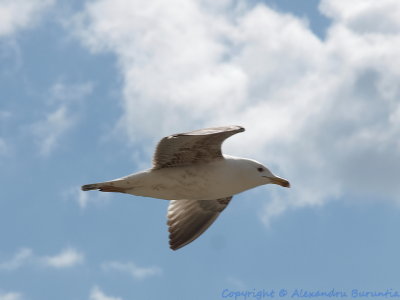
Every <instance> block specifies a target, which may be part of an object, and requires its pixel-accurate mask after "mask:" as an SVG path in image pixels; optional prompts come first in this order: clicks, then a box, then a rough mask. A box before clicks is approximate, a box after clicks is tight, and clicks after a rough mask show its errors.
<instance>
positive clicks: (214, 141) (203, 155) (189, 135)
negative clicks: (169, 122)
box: [153, 126, 244, 169]
mask: <svg viewBox="0 0 400 300" xmlns="http://www.w3.org/2000/svg"><path fill="white" fill-rule="evenodd" d="M242 131H244V128H243V127H240V126H224V127H214V128H206V129H200V130H195V131H191V132H186V133H178V134H173V135H170V136H167V137H165V138H163V139H162V140H161V141H160V142H159V143H158V145H157V148H156V151H155V153H154V157H153V169H161V168H168V167H180V166H186V165H191V164H194V163H199V162H202V163H203V162H210V161H213V160H215V159H220V158H223V156H222V152H221V145H222V143H223V141H224V140H225V139H227V138H228V137H230V136H232V135H234V134H236V133H238V132H242Z"/></svg>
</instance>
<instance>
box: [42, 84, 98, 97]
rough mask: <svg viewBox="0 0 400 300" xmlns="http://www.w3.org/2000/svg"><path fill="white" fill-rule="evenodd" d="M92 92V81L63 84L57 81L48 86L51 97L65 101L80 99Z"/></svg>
mask: <svg viewBox="0 0 400 300" xmlns="http://www.w3.org/2000/svg"><path fill="white" fill-rule="evenodd" d="M92 92H93V83H92V82H84V83H77V84H65V83H64V82H62V81H58V82H56V83H54V84H53V86H52V87H51V88H50V95H51V98H52V99H55V100H58V101H60V100H61V101H66V102H70V101H73V100H82V99H84V98H85V97H87V96H89V95H90V94H91V93H92Z"/></svg>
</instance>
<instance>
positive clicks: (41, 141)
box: [33, 105, 75, 156]
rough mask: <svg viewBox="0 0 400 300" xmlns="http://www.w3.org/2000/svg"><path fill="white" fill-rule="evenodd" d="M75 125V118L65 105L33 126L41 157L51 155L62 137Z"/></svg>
mask: <svg viewBox="0 0 400 300" xmlns="http://www.w3.org/2000/svg"><path fill="white" fill-rule="evenodd" d="M74 123H75V119H74V117H73V116H72V115H71V114H70V113H69V111H68V108H67V107H66V106H65V105H62V106H60V107H58V108H57V109H56V110H54V111H52V112H50V113H49V114H48V115H47V116H46V118H45V119H44V120H41V121H39V122H37V123H35V124H33V132H34V134H35V136H36V137H37V143H38V145H39V148H40V154H41V155H44V156H46V155H49V154H50V153H51V152H52V151H53V150H54V148H55V147H56V145H57V143H58V141H59V139H60V138H61V136H62V135H63V134H64V133H65V132H66V131H67V130H68V129H70V128H71V127H72V125H73V124H74Z"/></svg>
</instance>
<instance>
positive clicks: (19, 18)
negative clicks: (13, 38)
mask: <svg viewBox="0 0 400 300" xmlns="http://www.w3.org/2000/svg"><path fill="white" fill-rule="evenodd" d="M53 3H54V0H1V1H0V37H1V36H7V35H10V34H13V33H15V32H16V31H17V30H21V29H25V28H29V27H31V26H32V25H34V24H35V23H36V22H37V21H38V19H39V18H40V17H41V16H42V14H43V13H44V12H45V11H46V9H48V8H49V7H50V6H51V5H52V4H53Z"/></svg>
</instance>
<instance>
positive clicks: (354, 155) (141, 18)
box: [0, 0, 400, 300]
mask: <svg viewBox="0 0 400 300" xmlns="http://www.w3.org/2000/svg"><path fill="white" fill-rule="evenodd" d="M399 13H400V5H399V3H398V1H396V0H385V1H379V2H376V1H372V0H371V1H369V0H368V1H367V0H354V1H345V0H321V1H302V2H300V1H289V0H287V1H277V0H271V1H263V2H261V1H255V0H252V1H233V0H224V1H219V2H216V1H209V0H204V1H195V0H190V1H187V0H185V1H183V0H173V1H168V2H165V1H162V0H154V1H141V0H135V1H128V0H113V1H112V0H92V1H86V2H83V1H82V2H81V1H70V2H68V3H66V2H65V1H64V2H62V1H56V0H30V1H28V0H18V1H12V0H0V15H1V16H2V17H1V18H0V168H1V170H2V172H0V179H1V182H2V185H1V187H2V188H1V191H0V205H1V207H0V222H1V223H0V225H1V226H0V236H1V238H2V243H1V247H0V300H25V299H31V300H35V299H41V300H44V299H60V300H63V299H89V300H127V299H234V297H233V298H224V297H223V294H222V292H223V291H224V290H225V289H228V290H230V291H253V289H256V290H262V289H274V290H280V289H282V288H285V289H288V291H289V292H290V291H293V290H294V289H295V288H302V289H306V290H310V291H316V290H321V291H322V290H330V289H332V288H335V290H343V291H346V292H348V293H349V291H350V292H351V290H352V289H360V290H367V291H382V290H383V291H385V290H386V289H390V288H391V289H393V290H396V289H397V290H400V287H399V285H398V270H399V267H400V261H399V260H398V253H399V251H400V243H399V241H398V238H397V236H398V228H399V227H400V218H399V216H400V208H399V203H400V202H399V200H400V199H399V192H400V189H399V184H398V178H399V177H400V174H399V170H400V163H399V162H400V143H399V140H400V139H399V138H400V101H399V99H400V97H399V96H400V88H399V85H398V78H399V75H400V65H399V63H398V62H399V61H400V57H399V56H400V54H399V51H398V47H399V46H400V21H399V20H398V17H397V16H398V14H399ZM228 124H238V125H242V126H244V127H245V128H246V131H245V132H244V133H241V134H240V135H237V136H234V137H232V138H231V139H230V140H229V141H227V142H226V144H224V151H225V152H226V153H229V154H232V155H239V156H245V157H250V158H254V159H257V160H259V161H260V162H263V163H265V164H266V165H268V166H269V167H270V169H271V170H272V171H273V172H274V173H276V174H277V175H280V176H282V177H285V178H287V179H289V180H290V182H291V184H292V188H291V189H282V188H279V187H275V186H263V187H259V188H257V189H255V190H251V191H248V192H245V193H242V194H240V195H237V196H235V197H234V199H233V201H232V202H231V204H230V206H229V207H228V208H227V209H226V210H225V211H224V213H223V214H222V215H221V216H220V218H219V219H218V220H217V221H216V222H215V224H214V225H213V226H212V227H211V228H210V229H209V230H208V231H207V232H206V233H205V234H204V235H203V236H201V237H200V238H199V239H198V240H196V241H195V242H193V243H192V244H190V245H188V246H186V247H184V248H182V249H180V250H178V251H176V252H174V251H171V250H170V249H169V247H168V232H167V227H166V224H165V223H166V219H165V216H166V209H167V205H168V203H167V201H162V200H158V199H149V198H140V197H134V196H128V195H122V194H101V193H97V192H90V193H83V192H81V191H80V190H79V187H80V186H81V185H82V184H87V183H92V182H97V181H103V180H108V179H114V178H117V177H121V176H124V175H128V174H130V173H133V172H136V171H139V170H142V169H145V168H148V167H150V162H151V156H152V152H153V149H154V146H155V144H156V142H157V141H158V140H159V139H160V138H162V137H163V136H165V135H168V134H171V133H177V132H184V131H189V130H194V129H198V128H202V127H210V126H219V125H228ZM237 299H245V298H244V297H238V298H237ZM248 299H255V298H254V297H253V298H248ZM286 299H289V297H286ZM375 299H376V298H375Z"/></svg>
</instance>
